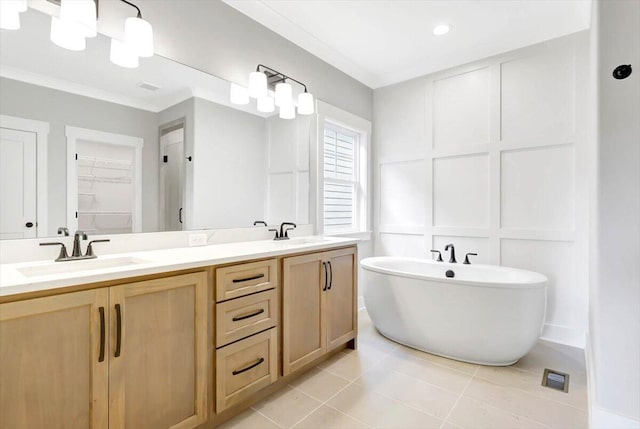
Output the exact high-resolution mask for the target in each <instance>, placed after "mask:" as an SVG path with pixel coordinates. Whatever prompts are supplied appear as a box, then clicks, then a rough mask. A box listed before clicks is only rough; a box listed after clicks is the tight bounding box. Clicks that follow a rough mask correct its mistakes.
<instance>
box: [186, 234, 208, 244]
mask: <svg viewBox="0 0 640 429" xmlns="http://www.w3.org/2000/svg"><path fill="white" fill-rule="evenodd" d="M206 245H207V234H189V247H193V246H206Z"/></svg>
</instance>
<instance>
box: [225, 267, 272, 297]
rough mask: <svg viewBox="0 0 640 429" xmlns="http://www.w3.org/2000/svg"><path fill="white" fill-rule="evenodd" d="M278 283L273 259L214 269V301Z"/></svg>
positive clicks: (260, 289) (258, 290)
mask: <svg viewBox="0 0 640 429" xmlns="http://www.w3.org/2000/svg"><path fill="white" fill-rule="evenodd" d="M277 284H278V268H277V263H276V260H275V259H269V260H267V261H259V262H250V263H248V264H238V265H232V266H229V267H224V268H218V269H216V301H217V302H220V301H226V300H227V299H231V298H238V297H239V296H244V295H248V294H250V293H255V292H260V291H263V290H267V289H273V288H275V287H276V285H277Z"/></svg>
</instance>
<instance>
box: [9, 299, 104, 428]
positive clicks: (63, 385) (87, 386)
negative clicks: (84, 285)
mask: <svg viewBox="0 0 640 429" xmlns="http://www.w3.org/2000/svg"><path fill="white" fill-rule="evenodd" d="M108 306H109V292H108V290H107V289H94V290H87V291H82V292H75V293H69V294H64V295H56V296H50V297H46V298H37V299H30V300H25V301H16V302H10V303H5V304H0V428H29V429H66V428H91V429H106V428H107V427H108V410H109V404H108V400H109V398H108V395H109V380H108V378H109V373H108V365H109V358H108V357H107V344H105V342H106V341H107V332H106V324H107V320H108V319H107V316H108V314H107V313H108ZM101 351H102V352H103V354H102V356H101Z"/></svg>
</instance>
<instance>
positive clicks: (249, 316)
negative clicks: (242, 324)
mask: <svg viewBox="0 0 640 429" xmlns="http://www.w3.org/2000/svg"><path fill="white" fill-rule="evenodd" d="M262 313H264V308H261V309H260V310H256V311H254V312H253V313H249V314H245V315H243V316H236V317H234V318H233V319H231V320H233V321H234V322H237V321H239V320H244V319H249V318H251V317H255V316H257V315H258V314H262Z"/></svg>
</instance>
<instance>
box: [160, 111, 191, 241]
mask: <svg viewBox="0 0 640 429" xmlns="http://www.w3.org/2000/svg"><path fill="white" fill-rule="evenodd" d="M179 129H182V155H183V159H182V163H183V164H182V165H183V168H182V177H180V186H181V187H182V201H180V204H181V205H182V207H183V212H184V213H185V214H184V217H183V223H182V228H181V229H179V231H186V229H187V218H186V216H187V215H186V213H187V209H186V205H187V186H186V183H187V163H186V162H184V161H185V158H184V157H185V156H186V155H185V153H186V149H187V147H186V145H187V142H186V139H185V137H186V122H185V121H184V120H183V119H178V120H177V121H172V122H169V123H167V124H165V125H163V126H161V127H159V128H158V146H159V147H160V160H159V161H158V162H159V165H160V167H159V168H158V190H159V192H158V201H159V204H158V205H159V213H158V214H159V217H158V223H159V225H160V226H161V228H164V226H165V223H166V217H165V205H166V200H165V194H164V188H163V184H164V183H165V182H164V181H163V180H164V174H165V173H164V170H163V167H164V161H163V160H162V156H163V154H164V150H165V148H166V146H169V145H168V144H167V143H165V142H163V141H162V138H163V137H164V136H165V135H167V134H170V133H172V132H174V131H177V130H179ZM162 231H166V230H165V229H162Z"/></svg>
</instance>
